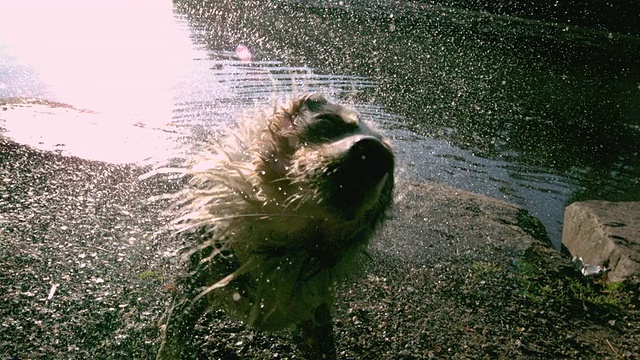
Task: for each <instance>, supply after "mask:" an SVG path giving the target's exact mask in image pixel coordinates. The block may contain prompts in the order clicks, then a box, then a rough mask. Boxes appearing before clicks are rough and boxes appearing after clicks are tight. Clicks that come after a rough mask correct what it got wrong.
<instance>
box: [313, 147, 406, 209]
mask: <svg viewBox="0 0 640 360" xmlns="http://www.w3.org/2000/svg"><path fill="white" fill-rule="evenodd" d="M330 147H331V148H332V149H333V151H335V152H336V153H337V154H338V156H337V157H336V158H335V164H332V165H331V166H330V170H329V171H327V172H325V174H326V175H325V176H326V179H325V181H323V182H322V183H323V184H324V186H325V187H327V189H323V190H327V192H326V193H327V195H328V196H327V197H326V199H327V200H328V203H329V205H330V207H331V210H333V211H335V212H337V213H338V214H339V215H340V216H342V217H343V218H344V219H346V220H354V219H358V218H360V217H362V216H363V215H364V214H366V213H367V212H369V211H371V210H375V209H376V208H381V209H380V210H383V209H385V208H386V207H387V206H388V205H389V204H388V202H390V201H391V192H392V189H393V171H394V166H395V160H394V157H393V153H392V152H391V150H390V149H389V147H388V146H387V145H386V144H385V143H384V142H382V141H381V140H379V139H378V138H376V137H374V136H368V135H354V136H350V137H347V138H345V139H342V140H340V141H338V142H335V143H333V144H332V145H331V146H330Z"/></svg>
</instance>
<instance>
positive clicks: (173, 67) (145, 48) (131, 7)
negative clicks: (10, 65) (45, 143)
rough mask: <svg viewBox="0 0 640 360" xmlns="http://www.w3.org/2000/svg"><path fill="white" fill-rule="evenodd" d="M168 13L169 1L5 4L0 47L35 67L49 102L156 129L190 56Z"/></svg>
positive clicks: (190, 50)
mask: <svg viewBox="0 0 640 360" xmlns="http://www.w3.org/2000/svg"><path fill="white" fill-rule="evenodd" d="M172 10H173V5H172V3H171V1H170V0H161V1H124V0H115V1H102V0H101V1H80V0H76V1H72V0H64V1H50V0H26V1H23V0H9V1H8V2H5V3H4V4H3V10H2V12H3V14H4V16H3V17H2V21H1V22H0V44H2V45H4V46H5V50H6V51H8V53H9V54H10V55H12V56H15V57H16V58H17V59H18V60H19V61H20V62H21V63H23V64H26V65H27V66H30V67H31V68H33V70H34V71H35V72H36V73H37V75H38V76H39V78H40V79H41V80H42V82H43V83H44V84H45V86H46V90H47V91H46V92H47V94H48V96H49V97H50V98H52V99H54V100H57V101H60V102H63V103H68V104H72V105H73V106H75V107H77V108H86V109H90V110H94V111H98V112H101V113H108V114H110V115H116V116H117V117H119V118H120V119H122V120H126V119H128V120H131V119H132V118H133V117H135V118H136V120H135V121H136V122H139V123H140V122H141V123H144V124H149V123H151V124H162V123H166V122H169V121H170V120H171V116H172V114H171V111H172V102H173V95H172V90H173V87H174V85H175V83H176V81H178V79H179V77H180V74H181V73H182V72H183V71H185V68H186V67H188V66H189V65H190V63H191V61H192V59H193V58H194V56H195V55H194V50H193V48H192V45H191V42H190V40H189V35H188V32H187V31H186V29H184V28H182V27H181V26H180V25H179V24H178V22H177V21H176V20H175V18H174V16H173V12H172Z"/></svg>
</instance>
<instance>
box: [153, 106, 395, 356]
mask: <svg viewBox="0 0 640 360" xmlns="http://www.w3.org/2000/svg"><path fill="white" fill-rule="evenodd" d="M354 148H355V149H354ZM198 156H199V157H198V158H197V159H194V161H193V164H192V165H191V166H189V168H188V169H187V170H186V173H187V174H188V175H189V176H190V177H191V179H190V184H189V186H188V187H187V188H186V189H185V190H183V191H181V192H179V193H177V194H175V197H176V202H175V204H174V206H173V208H172V211H174V212H175V213H176V219H175V221H174V222H173V224H174V225H175V227H176V228H177V229H178V231H179V232H184V233H185V234H187V235H185V238H186V239H187V244H186V246H185V248H184V251H183V253H184V254H185V256H186V258H187V259H188V261H187V267H188V273H187V274H186V275H185V276H184V277H183V278H182V281H181V287H182V288H183V289H181V290H182V291H184V294H183V295H178V296H177V298H176V301H175V303H174V307H173V309H171V310H170V311H169V312H168V313H167V314H166V315H165V317H164V318H163V320H162V326H163V341H162V345H161V350H160V353H159V355H158V357H159V358H171V357H178V354H180V353H181V347H182V344H180V343H181V342H184V341H185V339H184V337H185V333H186V332H188V328H189V327H190V326H192V325H193V323H194V321H195V319H197V317H198V316H200V315H201V313H202V312H203V311H204V310H205V309H206V308H207V307H210V306H217V307H220V306H221V307H223V308H224V309H225V310H226V312H227V313H229V314H230V315H232V316H235V317H237V318H239V319H241V320H242V321H244V322H245V323H246V324H247V325H249V326H252V327H256V328H259V329H263V330H279V329H283V328H286V327H288V326H291V325H294V324H298V323H300V322H301V321H305V320H309V319H313V316H314V311H315V309H316V308H318V307H319V306H320V305H323V304H329V305H330V304H332V303H333V288H334V285H335V282H336V281H338V280H340V279H342V278H343V277H344V275H345V274H346V273H349V272H351V270H352V266H353V261H354V254H356V253H357V252H359V251H361V250H362V248H363V247H364V246H365V245H366V244H367V243H368V240H369V239H370V238H371V236H372V234H373V233H374V231H375V229H376V228H377V226H378V225H379V224H380V223H381V222H382V221H383V220H384V218H385V214H386V212H387V210H388V209H389V207H390V206H391V202H392V192H393V171H394V160H393V154H392V152H391V150H390V146H389V144H388V142H387V140H386V139H384V138H383V137H382V136H381V135H380V134H378V133H377V132H376V131H374V130H372V129H371V128H370V127H369V126H367V125H366V124H365V123H364V122H362V121H361V120H360V119H358V116H357V114H356V113H355V112H354V111H353V110H351V109H349V108H346V107H343V106H341V105H337V104H333V103H330V102H328V101H327V100H326V99H324V97H322V96H320V95H309V96H303V97H300V98H298V99H296V100H293V101H292V102H291V103H290V104H289V106H287V107H278V108H276V109H273V110H272V111H269V112H261V113H259V114H257V115H255V116H253V117H252V118H251V119H250V120H247V121H243V122H241V123H239V129H238V132H237V133H236V135H235V136H232V137H230V138H229V139H227V141H226V142H225V143H222V144H217V145H215V146H211V148H210V149H208V151H204V152H201V153H200V154H199V155H198ZM367 156H369V157H370V158H369V159H367ZM371 157H376V158H374V159H372V158H371ZM185 328H187V330H185Z"/></svg>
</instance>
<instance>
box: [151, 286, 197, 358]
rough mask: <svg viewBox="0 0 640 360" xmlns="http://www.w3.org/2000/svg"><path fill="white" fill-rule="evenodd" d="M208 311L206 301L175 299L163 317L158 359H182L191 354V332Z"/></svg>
mask: <svg viewBox="0 0 640 360" xmlns="http://www.w3.org/2000/svg"><path fill="white" fill-rule="evenodd" d="M205 311H206V304H205V302H204V301H196V302H193V301H190V300H187V299H183V300H181V301H178V299H174V303H173V306H172V307H171V308H170V309H169V310H168V311H167V312H166V314H165V315H164V316H163V319H161V326H162V328H161V331H162V334H161V338H160V341H161V342H160V349H159V351H158V355H157V358H156V359H157V360H169V359H182V358H186V357H188V356H189V355H190V354H189V353H190V350H192V349H190V346H189V343H190V341H191V340H192V339H191V334H192V330H193V328H194V326H195V324H196V323H197V322H198V319H199V317H200V316H201V315H202V314H204V313H205Z"/></svg>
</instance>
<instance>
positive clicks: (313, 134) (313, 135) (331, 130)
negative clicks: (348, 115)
mask: <svg viewBox="0 0 640 360" xmlns="http://www.w3.org/2000/svg"><path fill="white" fill-rule="evenodd" d="M357 129H358V124H357V123H355V122H347V121H345V120H344V119H342V118H341V117H340V116H338V115H334V114H323V115H319V116H318V117H316V119H315V121H314V122H312V123H311V124H309V126H308V128H307V129H306V135H307V136H306V137H307V138H308V139H310V140H316V139H317V140H326V139H333V138H336V137H340V136H344V135H346V134H349V133H352V132H354V131H356V130H357Z"/></svg>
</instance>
